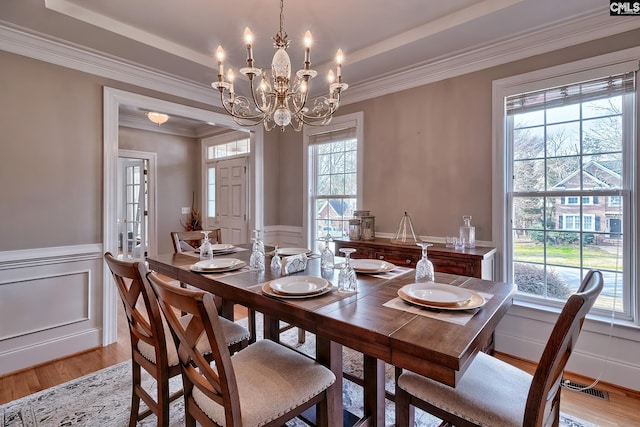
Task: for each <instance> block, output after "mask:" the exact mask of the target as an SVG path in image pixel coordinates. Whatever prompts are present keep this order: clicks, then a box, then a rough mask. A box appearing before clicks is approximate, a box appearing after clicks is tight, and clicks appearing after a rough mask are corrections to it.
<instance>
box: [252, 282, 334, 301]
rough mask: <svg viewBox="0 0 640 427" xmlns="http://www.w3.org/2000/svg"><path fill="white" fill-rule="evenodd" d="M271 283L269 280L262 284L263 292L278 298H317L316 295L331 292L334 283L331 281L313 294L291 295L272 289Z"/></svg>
mask: <svg viewBox="0 0 640 427" xmlns="http://www.w3.org/2000/svg"><path fill="white" fill-rule="evenodd" d="M270 285H271V283H270V282H267V283H265V284H263V285H262V292H264V293H265V294H266V295H269V296H272V297H276V298H282V299H303V298H315V297H319V296H320V295H324V294H326V293H329V292H331V291H332V290H333V285H332V284H331V283H329V285H328V286H327V287H326V288H324V289H323V290H321V291H319V292H315V293H313V294H306V295H289V294H282V293H280V292H276V291H274V290H273V289H271V286H270Z"/></svg>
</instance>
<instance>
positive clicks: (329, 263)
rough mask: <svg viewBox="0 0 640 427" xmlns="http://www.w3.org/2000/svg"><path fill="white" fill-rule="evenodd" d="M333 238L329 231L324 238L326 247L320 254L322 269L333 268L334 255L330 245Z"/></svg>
mask: <svg viewBox="0 0 640 427" xmlns="http://www.w3.org/2000/svg"><path fill="white" fill-rule="evenodd" d="M332 240H333V239H332V238H331V234H330V233H329V232H328V231H327V235H326V236H325V238H324V248H323V249H322V253H321V254H320V265H321V266H322V269H323V270H324V269H327V270H331V269H333V266H334V255H333V252H331V248H330V247H329V242H331V241H332Z"/></svg>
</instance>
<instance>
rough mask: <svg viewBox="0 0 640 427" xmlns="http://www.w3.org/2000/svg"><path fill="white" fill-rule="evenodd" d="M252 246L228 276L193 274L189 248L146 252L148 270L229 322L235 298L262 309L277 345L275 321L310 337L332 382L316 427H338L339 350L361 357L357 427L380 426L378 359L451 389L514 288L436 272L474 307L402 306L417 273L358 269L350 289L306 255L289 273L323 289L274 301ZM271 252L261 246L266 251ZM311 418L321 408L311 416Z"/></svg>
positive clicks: (240, 251) (236, 254)
mask: <svg viewBox="0 0 640 427" xmlns="http://www.w3.org/2000/svg"><path fill="white" fill-rule="evenodd" d="M250 248H251V245H236V246H235V247H234V250H233V251H231V253H227V254H225V255H216V257H227V258H235V259H237V260H240V261H241V262H242V263H243V264H245V263H246V265H244V266H243V267H242V268H238V269H235V270H233V271H226V272H220V273H218V272H209V271H205V272H203V271H198V270H197V269H195V268H194V267H193V266H194V264H196V263H197V262H198V261H199V258H198V255H197V254H195V253H172V254H162V255H154V256H149V257H147V259H146V261H147V262H148V264H149V268H150V269H152V270H154V271H157V272H158V273H161V274H164V275H166V276H168V277H171V278H173V279H175V280H179V281H180V282H182V283H186V284H189V285H191V286H194V287H197V288H200V289H202V290H205V291H209V292H212V293H214V294H215V295H217V296H219V297H221V299H222V301H223V304H222V311H221V313H222V315H223V316H225V317H227V318H230V319H233V315H234V310H233V306H234V305H235V304H240V305H243V306H246V307H248V308H251V309H254V310H256V311H257V312H260V313H262V314H263V318H264V337H265V338H268V339H272V340H274V341H276V342H279V336H280V322H281V321H284V322H286V323H289V324H291V325H294V326H297V327H299V328H302V329H304V330H305V331H308V332H311V333H313V334H315V335H316V360H318V362H320V363H322V364H323V365H325V366H327V367H328V368H329V369H331V370H332V371H333V372H334V374H335V376H336V383H335V384H334V385H333V386H332V387H330V389H329V392H328V400H329V402H328V407H329V411H328V419H323V418H322V419H321V418H318V419H317V420H316V421H317V424H318V425H328V426H336V425H343V402H342V382H343V366H342V352H343V347H348V348H351V349H353V350H355V351H357V352H360V353H362V354H363V372H364V377H363V378H362V385H363V399H364V401H363V408H364V410H363V412H364V414H363V417H362V418H360V419H359V420H358V421H357V422H356V423H355V425H369V426H384V424H385V421H384V420H385V404H384V400H385V385H384V383H385V364H391V365H393V366H395V367H396V368H400V369H408V370H411V371H413V372H416V373H418V374H421V375H424V376H426V377H429V378H431V379H433V380H436V381H440V382H442V383H444V384H447V385H449V386H451V387H455V386H456V385H457V384H458V382H459V381H460V378H462V376H463V375H464V373H465V371H466V369H467V368H468V367H469V365H470V363H471V362H472V360H473V358H474V357H475V355H476V354H478V352H480V351H487V349H491V344H492V340H493V333H494V330H495V329H496V326H497V325H498V323H499V322H500V320H501V319H502V318H503V317H504V315H505V314H506V313H507V310H508V309H509V307H510V306H511V304H512V299H513V295H514V293H515V286H514V285H513V284H511V283H506V282H500V281H488V280H482V279H478V278H472V277H466V276H458V275H452V274H445V273H438V272H436V274H435V282H437V283H440V284H446V285H454V286H457V287H460V288H461V289H467V290H470V291H473V293H474V294H477V295H481V296H482V299H483V303H482V305H481V306H479V307H477V308H474V309H471V310H448V309H446V308H445V309H439V308H436V309H431V308H425V307H424V306H420V305H416V304H410V303H407V302H406V300H405V299H401V298H399V294H398V291H399V290H401V289H403V287H404V286H405V285H409V284H411V283H413V282H414V281H415V270H414V269H411V268H407V267H401V266H398V267H396V268H394V269H393V270H391V271H385V272H382V273H380V274H360V273H358V274H357V292H350V293H346V292H341V291H338V290H337V288H336V287H337V284H338V275H339V264H340V263H339V262H336V268H334V269H322V268H321V264H320V259H319V257H318V256H317V255H311V256H310V257H309V259H308V260H307V263H306V268H305V270H304V271H300V272H297V273H293V274H292V275H291V276H295V275H297V276H308V277H314V278H323V279H325V280H327V281H328V282H329V285H330V286H331V288H330V290H329V291H328V292H324V293H321V294H318V295H315V294H314V295H313V296H310V297H308V298H286V297H284V298H282V297H279V296H278V295H277V294H276V293H275V292H272V291H271V288H269V284H270V283H271V282H272V281H274V280H277V279H279V278H281V277H284V276H283V274H282V271H278V270H272V269H271V268H270V263H269V256H267V261H266V263H265V264H266V268H265V269H264V270H262V271H261V270H259V269H255V268H250V267H249V257H250V254H251V250H250ZM268 251H269V248H267V251H266V252H267V253H269V252H268ZM318 416H319V417H321V416H322V414H318Z"/></svg>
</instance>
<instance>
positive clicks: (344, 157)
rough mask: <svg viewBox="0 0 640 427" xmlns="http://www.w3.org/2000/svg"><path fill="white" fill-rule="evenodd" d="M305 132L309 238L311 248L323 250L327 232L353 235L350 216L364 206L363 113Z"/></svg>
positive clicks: (340, 235) (332, 234)
mask: <svg viewBox="0 0 640 427" xmlns="http://www.w3.org/2000/svg"><path fill="white" fill-rule="evenodd" d="M304 131H305V134H304V141H305V146H306V152H307V159H306V162H305V166H306V169H307V170H306V173H305V176H306V186H307V190H308V191H307V194H309V199H308V201H307V202H308V203H307V212H306V217H307V218H308V221H307V224H308V227H307V228H308V238H309V241H310V247H311V248H312V249H314V250H317V251H319V250H322V249H323V248H324V245H325V243H324V242H325V238H326V236H327V235H329V237H330V238H331V239H341V238H346V237H347V236H348V235H349V219H350V218H352V217H353V211H354V210H356V209H358V206H359V205H360V199H361V197H362V196H361V194H362V113H355V114H349V115H346V116H340V117H334V118H333V120H332V122H331V124H330V125H327V126H323V127H318V128H310V127H305V128H304ZM331 245H332V247H333V244H331ZM337 255H340V254H337Z"/></svg>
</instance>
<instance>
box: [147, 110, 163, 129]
mask: <svg viewBox="0 0 640 427" xmlns="http://www.w3.org/2000/svg"><path fill="white" fill-rule="evenodd" d="M145 114H146V115H147V118H148V119H149V120H151V121H152V122H153V123H155V124H157V125H158V126H160V125H161V124H163V123H165V122H166V121H167V120H169V115H168V114H164V113H156V112H154V111H149V112H147V113H145Z"/></svg>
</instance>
